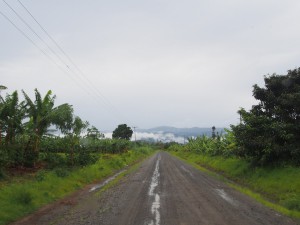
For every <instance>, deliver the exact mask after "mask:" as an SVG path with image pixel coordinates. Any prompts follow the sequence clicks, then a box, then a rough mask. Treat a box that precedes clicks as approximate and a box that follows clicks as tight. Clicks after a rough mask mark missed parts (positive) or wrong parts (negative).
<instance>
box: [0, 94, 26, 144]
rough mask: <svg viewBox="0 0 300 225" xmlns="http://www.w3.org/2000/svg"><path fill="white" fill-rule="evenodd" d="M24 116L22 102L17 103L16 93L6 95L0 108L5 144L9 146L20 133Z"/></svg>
mask: <svg viewBox="0 0 300 225" xmlns="http://www.w3.org/2000/svg"><path fill="white" fill-rule="evenodd" d="M24 116H25V108H24V102H21V103H19V97H18V92H17V91H14V92H13V93H12V94H11V95H9V94H7V95H6V98H5V100H4V101H3V102H2V106H1V108H0V121H1V127H2V130H3V131H4V132H5V143H6V144H11V143H12V142H13V141H14V139H15V136H16V134H17V133H20V132H22V120H23V118H24Z"/></svg>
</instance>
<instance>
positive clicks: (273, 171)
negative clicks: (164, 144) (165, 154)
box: [172, 151, 300, 218]
mask: <svg viewBox="0 0 300 225" xmlns="http://www.w3.org/2000/svg"><path fill="white" fill-rule="evenodd" d="M172 154H173V155H175V156H177V157H179V158H182V159H185V160H186V161H187V162H189V163H192V164H196V165H198V167H199V165H200V167H205V168H207V169H209V170H212V171H214V172H217V173H218V174H220V175H222V176H224V177H226V178H228V179H229V180H231V181H234V182H235V183H230V185H231V186H232V187H234V188H235V189H238V190H239V191H241V192H243V193H245V194H247V195H249V196H251V197H253V198H255V199H256V200H257V201H259V202H261V203H263V204H264V205H266V206H268V207H270V208H272V209H274V210H276V211H278V212H281V213H283V214H285V215H288V216H292V217H295V218H300V168H299V167H291V166H288V167H256V168H253V167H251V164H250V163H249V162H247V161H246V160H243V159H239V158H224V157H222V156H208V155H201V154H196V153H191V152H183V151H179V152H172Z"/></svg>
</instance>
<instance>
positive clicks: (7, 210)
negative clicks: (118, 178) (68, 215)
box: [0, 148, 153, 225]
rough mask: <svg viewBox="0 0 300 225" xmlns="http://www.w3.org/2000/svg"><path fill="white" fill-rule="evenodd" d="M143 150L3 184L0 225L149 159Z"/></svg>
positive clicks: (149, 150)
mask: <svg viewBox="0 0 300 225" xmlns="http://www.w3.org/2000/svg"><path fill="white" fill-rule="evenodd" d="M152 152H153V151H151V149H149V148H147V149H145V148H143V149H136V150H131V151H128V152H127V153H124V154H121V155H109V154H105V155H101V156H100V158H99V160H98V161H97V162H96V163H95V164H93V165H89V166H86V167H82V168H76V169H72V170H69V169H67V168H56V169H54V170H51V171H39V172H38V173H36V174H35V176H28V177H26V179H25V178H24V179H12V181H9V182H8V181H5V182H2V183H1V184H0V225H4V224H8V223H10V222H13V221H15V220H17V219H18V218H21V217H23V216H25V215H27V214H29V213H31V212H33V211H35V210H37V209H38V208H40V207H42V206H44V205H46V204H49V203H51V202H53V201H55V200H58V199H60V198H63V197H65V196H66V195H68V194H71V193H72V192H74V191H76V190H78V189H80V188H83V187H84V186H85V185H87V184H89V183H92V182H95V181H99V180H102V179H104V178H105V177H108V176H110V175H112V174H113V173H115V171H117V170H120V169H122V168H124V167H126V166H127V165H131V164H133V163H135V162H137V161H139V160H141V159H143V158H146V157H147V156H149V155H150V154H151V153H152Z"/></svg>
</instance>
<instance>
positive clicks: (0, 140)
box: [0, 85, 7, 145]
mask: <svg viewBox="0 0 300 225" xmlns="http://www.w3.org/2000/svg"><path fill="white" fill-rule="evenodd" d="M5 89H7V87H5V86H3V85H0V111H1V110H2V107H3V101H4V100H3V98H2V96H1V91H2V90H5ZM2 123H3V121H2V120H1V118H0V145H1V143H2Z"/></svg>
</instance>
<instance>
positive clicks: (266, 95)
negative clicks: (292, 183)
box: [232, 68, 300, 164]
mask: <svg viewBox="0 0 300 225" xmlns="http://www.w3.org/2000/svg"><path fill="white" fill-rule="evenodd" d="M264 81H265V87H263V88H261V87H259V86H258V85H254V86H253V96H254V97H255V98H256V99H257V100H258V101H259V102H258V104H257V105H254V106H253V107H252V109H251V110H250V111H249V112H247V111H246V110H244V109H241V110H240V111H239V113H240V115H241V124H239V125H237V126H232V130H233V132H234V134H235V136H236V137H237V139H236V140H237V142H238V145H239V146H240V148H239V153H240V154H242V155H246V156H250V157H253V158H255V159H257V160H258V161H261V162H264V163H268V162H277V161H280V160H286V161H290V160H292V161H295V162H296V163H299V164H300V68H299V69H295V70H289V71H288V73H287V75H276V74H273V75H271V76H265V79H264Z"/></svg>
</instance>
